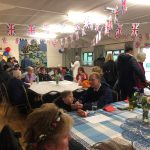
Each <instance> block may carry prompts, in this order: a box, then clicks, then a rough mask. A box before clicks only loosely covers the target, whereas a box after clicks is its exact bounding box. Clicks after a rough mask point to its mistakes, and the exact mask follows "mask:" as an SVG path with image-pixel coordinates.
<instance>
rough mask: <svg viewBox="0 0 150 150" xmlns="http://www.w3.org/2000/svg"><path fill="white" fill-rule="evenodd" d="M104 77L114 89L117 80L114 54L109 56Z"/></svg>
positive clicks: (104, 68) (106, 60) (104, 69)
mask: <svg viewBox="0 0 150 150" xmlns="http://www.w3.org/2000/svg"><path fill="white" fill-rule="evenodd" d="M103 73H104V74H103V76H104V78H105V80H106V82H107V83H108V84H109V85H110V86H111V87H112V88H113V86H114V84H115V83H116V80H117V69H116V63H115V62H114V60H113V56H112V54H110V53H109V54H107V56H106V58H105V63H104V65H103Z"/></svg>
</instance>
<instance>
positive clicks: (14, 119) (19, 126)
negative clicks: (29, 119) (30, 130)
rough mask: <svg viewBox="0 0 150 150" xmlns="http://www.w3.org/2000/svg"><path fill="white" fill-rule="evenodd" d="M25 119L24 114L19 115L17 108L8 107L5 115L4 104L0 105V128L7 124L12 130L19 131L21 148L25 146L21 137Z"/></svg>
mask: <svg viewBox="0 0 150 150" xmlns="http://www.w3.org/2000/svg"><path fill="white" fill-rule="evenodd" d="M25 120H26V117H25V116H21V115H19V113H18V112H17V110H16V109H12V108H10V110H9V111H8V114H7V116H6V117H5V116H4V106H3V105H1V106H0V130H1V129H2V128H3V126H4V125H6V124H8V125H10V126H11V128H12V129H13V130H14V131H18V132H21V134H22V138H20V143H21V145H22V146H23V148H24V147H25V143H24V139H23V135H24V131H25Z"/></svg>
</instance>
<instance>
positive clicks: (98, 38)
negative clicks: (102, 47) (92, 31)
mask: <svg viewBox="0 0 150 150" xmlns="http://www.w3.org/2000/svg"><path fill="white" fill-rule="evenodd" d="M95 40H96V42H95V43H96V44H97V43H98V42H99V41H101V31H99V32H98V33H97V34H96V38H95Z"/></svg>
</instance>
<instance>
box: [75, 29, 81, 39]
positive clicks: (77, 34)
mask: <svg viewBox="0 0 150 150" xmlns="http://www.w3.org/2000/svg"><path fill="white" fill-rule="evenodd" d="M75 35H76V40H79V38H80V37H79V32H78V31H77V32H75Z"/></svg>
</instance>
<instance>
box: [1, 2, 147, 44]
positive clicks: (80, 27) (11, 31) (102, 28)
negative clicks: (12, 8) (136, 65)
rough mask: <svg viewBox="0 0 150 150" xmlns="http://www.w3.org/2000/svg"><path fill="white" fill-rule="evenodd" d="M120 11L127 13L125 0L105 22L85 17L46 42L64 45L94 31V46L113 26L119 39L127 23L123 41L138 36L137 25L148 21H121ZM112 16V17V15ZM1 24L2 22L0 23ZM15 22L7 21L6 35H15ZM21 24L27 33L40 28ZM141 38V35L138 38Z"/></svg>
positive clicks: (108, 34)
mask: <svg viewBox="0 0 150 150" xmlns="http://www.w3.org/2000/svg"><path fill="white" fill-rule="evenodd" d="M120 11H121V12H122V15H124V14H126V13H127V0H121V9H120V10H119V7H118V5H116V6H115V8H114V9H113V10H112V12H111V15H110V16H109V18H108V20H107V21H106V22H105V24H93V23H91V22H90V18H86V20H85V21H84V23H83V24H76V25H75V26H74V27H75V29H76V31H75V33H73V34H70V35H68V36H66V37H63V38H60V39H55V40H47V43H48V44H52V45H53V46H54V47H56V45H57V44H58V43H60V45H61V47H64V46H65V45H69V43H72V42H73V41H76V40H79V39H80V37H81V36H82V37H83V36H86V35H88V33H89V31H94V32H95V33H96V35H95V37H94V38H93V40H92V42H91V44H92V45H93V46H94V45H96V44H98V42H99V41H101V39H102V35H104V36H110V32H111V31H114V30H113V29H114V26H115V27H116V32H115V38H116V39H119V38H121V37H122V36H123V27H124V26H125V25H127V24H131V25H132V26H131V34H130V35H124V38H125V41H127V40H128V37H129V36H130V37H132V38H133V39H134V38H135V37H137V36H138V32H139V26H140V25H142V24H147V23H150V22H143V23H130V22H129V23H128V22H126V23H122V22H119V20H118V18H119V12H120ZM112 16H113V17H112ZM0 24H2V23H0ZM16 25H19V24H16ZM16 25H15V24H12V23H9V24H7V28H8V31H7V33H8V35H9V36H15V35H16V29H15V26H16ZM21 26H27V27H28V34H29V35H34V34H35V32H36V30H37V29H38V28H41V27H39V26H36V25H32V24H30V25H21ZM44 28H45V29H46V28H47V25H45V26H44ZM46 32H47V33H48V34H50V33H49V32H48V31H46ZM140 40H142V37H141V38H140ZM2 41H3V43H4V44H6V43H7V39H6V37H3V38H2ZM15 43H16V44H19V39H18V38H16V40H15Z"/></svg>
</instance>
